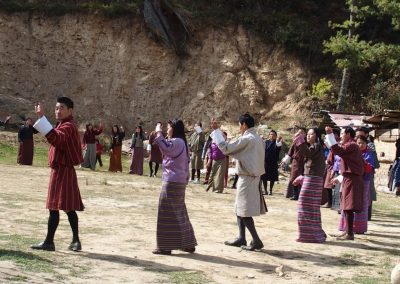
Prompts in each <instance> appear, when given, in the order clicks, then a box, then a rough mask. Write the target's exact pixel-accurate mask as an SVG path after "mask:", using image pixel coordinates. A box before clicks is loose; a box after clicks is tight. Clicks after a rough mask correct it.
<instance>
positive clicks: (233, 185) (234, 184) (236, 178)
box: [232, 174, 239, 188]
mask: <svg viewBox="0 0 400 284" xmlns="http://www.w3.org/2000/svg"><path fill="white" fill-rule="evenodd" d="M238 179H239V176H238V175H237V174H235V179H234V180H233V184H232V187H235V188H236V184H237V182H238Z"/></svg>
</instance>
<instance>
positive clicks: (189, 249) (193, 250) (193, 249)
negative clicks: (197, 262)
mask: <svg viewBox="0 0 400 284" xmlns="http://www.w3.org/2000/svg"><path fill="white" fill-rule="evenodd" d="M181 251H184V252H188V253H194V252H195V251H196V248H195V247H193V248H184V249H181Z"/></svg>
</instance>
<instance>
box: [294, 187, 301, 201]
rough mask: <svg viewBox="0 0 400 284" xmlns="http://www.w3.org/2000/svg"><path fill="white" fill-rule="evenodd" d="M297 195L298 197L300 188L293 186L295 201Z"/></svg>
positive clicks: (297, 197)
mask: <svg viewBox="0 0 400 284" xmlns="http://www.w3.org/2000/svg"><path fill="white" fill-rule="evenodd" d="M299 195H300V188H299V186H298V185H297V186H293V197H294V198H295V199H299Z"/></svg>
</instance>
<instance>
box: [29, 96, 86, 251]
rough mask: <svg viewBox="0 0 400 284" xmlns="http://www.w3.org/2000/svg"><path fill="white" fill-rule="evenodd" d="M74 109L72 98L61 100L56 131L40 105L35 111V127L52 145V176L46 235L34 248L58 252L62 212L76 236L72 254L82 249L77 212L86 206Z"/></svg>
mask: <svg viewBox="0 0 400 284" xmlns="http://www.w3.org/2000/svg"><path fill="white" fill-rule="evenodd" d="M73 108H74V103H73V102H72V100H71V99H70V98H67V97H60V98H58V99H57V104H56V107H55V115H56V119H57V120H58V123H57V125H56V127H55V128H53V127H52V126H51V124H50V123H49V122H48V120H47V119H46V117H45V116H44V108H43V106H42V105H41V104H37V105H36V106H35V112H36V114H37V115H38V117H39V119H38V120H37V121H36V123H35V124H34V127H35V128H36V129H37V130H38V131H39V132H40V133H42V134H43V135H45V136H46V138H47V141H48V142H49V143H50V149H49V166H50V168H51V173H50V182H49V189H48V195H47V204H46V208H47V209H49V211H50V216H49V220H48V228H47V236H46V239H45V240H44V241H43V242H41V243H39V244H36V245H32V246H31V248H33V249H39V250H48V251H54V250H55V245H54V234H55V232H56V230H57V226H58V223H59V219H60V215H59V210H63V211H64V212H66V213H67V215H68V220H69V223H70V225H71V229H72V234H73V237H72V242H71V244H70V245H69V247H68V249H70V250H73V251H79V250H81V249H82V246H81V242H80V240H79V235H78V215H77V214H76V211H83V209H84V206H83V203H82V199H81V194H80V192H79V187H78V180H77V177H76V173H75V169H74V166H77V165H79V164H81V163H82V162H83V159H82V153H81V142H80V139H79V133H78V129H77V127H76V125H75V123H74V120H73V117H72V112H73Z"/></svg>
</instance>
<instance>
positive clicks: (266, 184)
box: [262, 179, 268, 193]
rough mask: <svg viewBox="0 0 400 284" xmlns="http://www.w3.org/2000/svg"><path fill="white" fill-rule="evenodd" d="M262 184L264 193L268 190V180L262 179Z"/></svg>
mask: <svg viewBox="0 0 400 284" xmlns="http://www.w3.org/2000/svg"><path fill="white" fill-rule="evenodd" d="M262 184H263V186H264V191H265V193H267V192H268V189H267V188H268V181H267V180H265V179H262Z"/></svg>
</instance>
